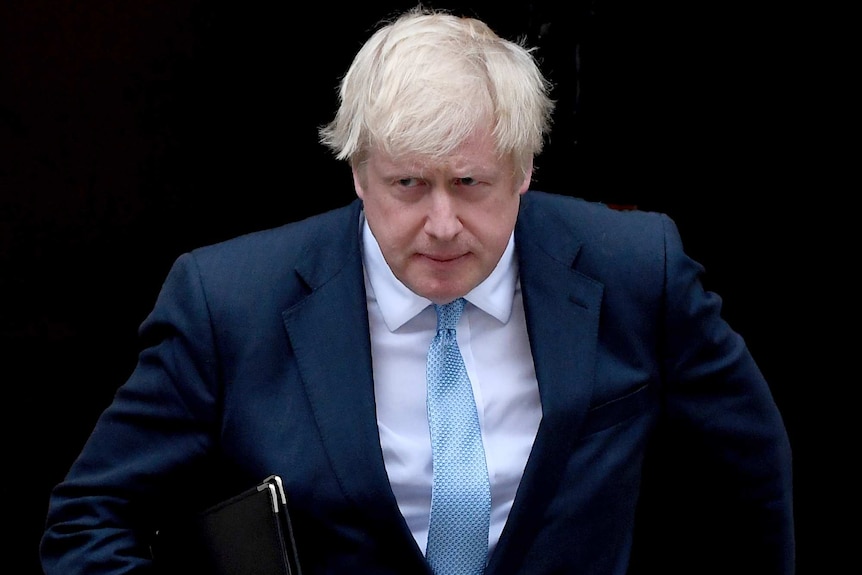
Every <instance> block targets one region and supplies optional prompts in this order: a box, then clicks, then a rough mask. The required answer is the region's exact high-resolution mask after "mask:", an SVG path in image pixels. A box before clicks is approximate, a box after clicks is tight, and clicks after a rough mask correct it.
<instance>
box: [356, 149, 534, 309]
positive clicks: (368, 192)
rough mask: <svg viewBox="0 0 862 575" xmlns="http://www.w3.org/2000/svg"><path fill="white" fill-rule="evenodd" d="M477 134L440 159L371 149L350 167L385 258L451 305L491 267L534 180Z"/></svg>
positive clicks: (402, 276) (412, 283)
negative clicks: (403, 156) (501, 156)
mask: <svg viewBox="0 0 862 575" xmlns="http://www.w3.org/2000/svg"><path fill="white" fill-rule="evenodd" d="M519 173H520V172H517V173H516V171H515V169H514V163H513V160H512V159H511V158H506V159H503V160H501V159H500V158H498V157H497V155H496V154H495V151H494V147H493V143H492V141H491V139H490V138H487V137H482V136H474V137H473V138H471V139H469V140H468V141H467V142H465V144H464V145H463V146H461V147H460V148H459V149H458V150H456V151H455V152H453V153H452V154H451V155H450V156H448V157H447V158H445V159H444V160H442V161H433V162H429V161H427V160H425V159H422V158H419V157H406V158H392V157H389V156H388V155H386V154H385V153H383V152H380V151H372V152H370V153H369V155H368V157H367V161H366V162H364V163H363V164H362V165H361V166H360V167H358V168H354V170H353V182H354V186H355V188H356V194H357V195H358V196H359V197H360V198H361V199H362V202H363V205H364V209H365V217H366V219H367V220H368V225H369V227H370V228H371V231H372V233H373V234H374V237H375V238H376V239H377V242H378V243H379V244H380V249H381V251H382V252H383V257H384V258H385V259H386V262H387V263H388V264H389V267H390V268H391V269H392V272H393V273H394V274H395V277H397V278H398V279H399V280H400V281H401V282H402V283H403V284H404V285H406V286H407V287H408V288H410V289H411V290H412V291H413V292H415V293H417V294H418V295H420V296H423V297H426V298H428V299H430V300H431V301H433V302H435V303H448V302H450V301H452V300H453V299H455V298H458V297H461V296H463V295H465V294H466V293H467V292H469V291H470V290H472V289H473V288H474V287H476V286H477V285H479V284H480V283H481V282H482V281H483V280H484V279H485V278H487V277H488V276H489V275H490V273H491V272H492V271H493V270H494V268H495V267H496V265H497V263H498V262H499V261H500V257H501V256H502V255H503V251H504V250H505V249H506V245H507V244H508V241H509V236H510V235H511V233H512V230H513V229H514V227H515V219H516V218H517V215H518V205H519V201H520V196H521V194H523V193H524V192H526V191H527V188H528V187H529V185H530V178H529V177H527V178H525V179H524V180H523V181H522V180H521V178H520V177H519V176H518V175H517V174H519Z"/></svg>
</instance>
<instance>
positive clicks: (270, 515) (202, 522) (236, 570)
mask: <svg viewBox="0 0 862 575" xmlns="http://www.w3.org/2000/svg"><path fill="white" fill-rule="evenodd" d="M152 554H153V563H154V565H155V566H156V573H158V574H159V575H180V574H182V575H189V574H191V573H195V574H201V575H301V574H302V572H301V570H300V567H299V561H298V559H297V555H296V543H295V541H294V538H293V527H292V525H291V523H290V516H289V514H288V511H287V497H286V496H285V493H284V487H283V486H282V483H281V478H280V477H278V476H277V475H271V476H270V477H267V478H266V479H265V480H264V481H263V482H261V483H260V484H259V485H257V486H255V487H252V488H250V489H248V490H247V491H244V492H242V493H240V494H238V495H235V496H234V497H231V498H230V499H227V500H226V501H222V502H221V503H218V504H216V505H214V506H212V507H210V508H209V509H207V510H205V511H203V512H202V513H199V514H196V515H194V516H192V517H189V518H186V519H184V520H180V521H176V522H174V523H172V524H170V525H168V526H165V527H163V528H160V529H159V530H158V531H157V532H156V535H155V538H154V540H153V544H152Z"/></svg>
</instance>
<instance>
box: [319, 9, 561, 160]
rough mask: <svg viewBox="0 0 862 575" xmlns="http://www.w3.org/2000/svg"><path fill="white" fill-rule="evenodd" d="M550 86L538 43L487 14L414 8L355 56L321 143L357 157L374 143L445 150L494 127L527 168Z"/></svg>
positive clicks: (395, 151) (392, 151) (414, 150)
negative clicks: (510, 36) (488, 20)
mask: <svg viewBox="0 0 862 575" xmlns="http://www.w3.org/2000/svg"><path fill="white" fill-rule="evenodd" d="M549 92H550V85H549V83H548V81H547V80H546V79H545V77H544V76H543V74H542V72H541V71H540V69H539V66H538V64H537V62H536V60H535V59H534V57H533V50H532V49H529V48H526V47H524V46H523V45H522V44H521V43H516V42H512V41H509V40H505V39H503V38H501V37H500V36H498V35H497V34H496V33H495V32H494V31H493V30H491V28H489V27H488V25H487V24H485V23H484V22H482V21H480V20H476V19H473V18H464V17H458V16H454V15H452V14H450V13H447V12H444V11H439V10H438V11H432V10H427V9H425V8H422V7H417V8H414V9H412V10H409V11H407V12H405V13H403V14H401V15H400V16H399V17H397V18H396V19H395V20H393V21H390V22H389V23H387V24H386V25H384V26H383V27H381V28H379V29H378V30H377V31H376V32H375V33H374V34H373V35H372V36H371V38H369V40H368V41H367V42H366V43H365V44H364V45H363V46H362V48H361V49H360V50H359V52H358V53H357V54H356V57H355V58H354V60H353V63H352V64H351V65H350V68H349V69H348V70H347V73H346V74H345V76H344V77H343V78H342V80H341V84H340V89H339V102H340V105H339V108H338V111H337V113H336V116H335V119H334V120H333V121H332V122H330V123H329V124H327V125H325V126H323V127H321V128H320V130H319V135H320V142H321V143H322V144H324V145H325V146H327V147H329V148H330V149H331V150H332V152H333V153H334V154H335V156H336V157H337V158H338V159H339V160H349V161H350V162H351V163H352V164H353V165H357V164H358V163H360V162H361V161H362V160H363V159H364V157H365V155H366V154H367V152H368V150H369V149H371V148H374V149H380V150H382V151H384V152H386V153H387V154H389V155H391V156H393V157H396V156H400V155H405V154H415V155H420V156H425V157H430V158H439V157H442V156H445V155H447V154H449V153H451V152H452V151H453V150H455V149H456V148H457V147H458V146H459V145H460V144H462V143H463V142H464V140H465V139H466V138H467V137H468V136H470V135H471V134H472V133H473V132H475V131H476V130H477V129H488V128H490V129H491V135H492V137H493V139H494V142H495V144H496V149H497V152H498V154H499V155H500V156H501V157H503V156H505V155H509V154H511V156H512V157H513V158H514V160H515V165H516V166H517V167H518V168H520V169H521V171H522V172H525V171H526V170H529V167H530V165H531V162H532V159H533V158H534V157H535V156H536V155H538V154H539V153H540V152H541V150H542V146H543V144H544V137H545V134H546V132H547V131H548V130H549V128H550V121H551V113H552V111H553V107H554V103H553V101H552V100H551V99H550V97H549Z"/></svg>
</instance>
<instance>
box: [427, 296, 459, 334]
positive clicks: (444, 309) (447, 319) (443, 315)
mask: <svg viewBox="0 0 862 575" xmlns="http://www.w3.org/2000/svg"><path fill="white" fill-rule="evenodd" d="M466 303H467V300H465V299H464V298H462V297H459V298H458V299H456V300H454V301H450V302H449V303H447V304H445V305H437V304H434V309H435V310H436V311H437V330H438V331H439V330H441V329H455V326H456V325H457V324H458V320H459V319H460V318H461V313H462V312H463V311H464V305H465V304H466Z"/></svg>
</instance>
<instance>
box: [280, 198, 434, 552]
mask: <svg viewBox="0 0 862 575" xmlns="http://www.w3.org/2000/svg"><path fill="white" fill-rule="evenodd" d="M355 206H356V209H353V210H349V211H346V217H349V218H352V220H350V221H344V220H341V221H339V222H335V224H334V225H333V226H332V229H331V230H330V231H331V233H330V234H329V235H328V237H327V239H326V240H325V243H324V244H322V245H321V244H315V245H314V246H312V247H311V248H310V249H309V251H308V253H307V255H306V257H304V258H303V263H302V264H301V265H300V266H297V270H296V271H297V274H298V275H299V276H300V278H301V279H302V280H303V281H304V282H305V284H306V285H307V287H308V288H309V290H310V293H309V295H308V296H307V297H305V298H304V299H302V300H301V301H299V303H297V304H296V305H294V306H292V307H291V308H289V309H288V310H286V311H285V312H284V313H283V319H284V325H285V329H286V330H287V334H288V337H289V340H290V345H291V347H292V351H293V353H294V355H295V356H296V362H297V365H298V367H299V372H300V375H301V377H302V381H303V384H304V385H305V391H306V394H307V396H308V400H309V403H310V405H311V409H312V412H313V414H314V418H315V421H316V423H317V426H318V429H319V430H320V436H321V439H322V441H323V445H324V449H325V450H326V453H327V455H328V459H329V462H330V465H331V466H332V469H333V471H334V472H335V474H336V476H337V478H338V482H339V484H340V485H341V487H342V489H343V491H344V493H345V495H346V496H347V497H348V498H349V499H351V500H352V501H353V502H354V503H356V504H357V506H358V508H359V509H361V510H362V512H363V513H365V514H367V516H368V519H367V520H368V521H369V522H373V523H369V524H371V525H375V527H376V528H377V529H379V530H380V532H381V533H383V534H384V535H385V536H387V537H389V538H396V539H395V540H396V541H397V538H402V539H403V538H409V541H401V542H400V543H397V544H398V545H399V546H402V545H404V544H408V545H409V544H413V539H412V536H411V535H410V532H409V530H408V529H407V526H406V523H405V522H404V520H403V517H402V516H401V513H400V511H399V509H398V505H397V502H396V500H395V497H394V495H393V493H392V490H391V488H390V486H389V479H388V476H387V474H386V468H385V464H384V461H383V454H382V451H381V449H380V439H379V435H378V430H377V413H376V408H375V402H374V383H373V380H372V368H371V344H370V338H369V326H368V314H367V311H366V301H365V290H364V278H363V270H362V258H361V252H360V248H359V226H358V223H359V209H358V208H359V204H358V202H357V203H355ZM351 224H353V225H351ZM341 230H348V232H347V233H344V232H342V231H341ZM345 246H348V248H347V249H345ZM417 549H418V547H417ZM419 558H420V559H421V553H419Z"/></svg>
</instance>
